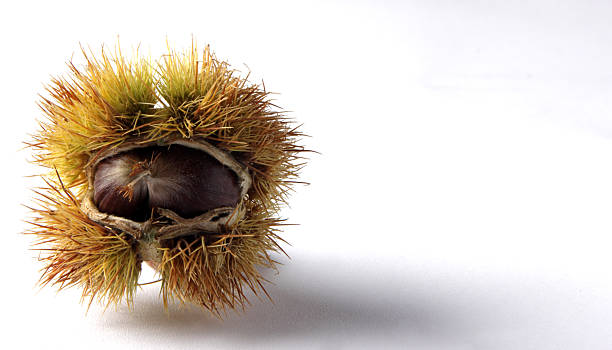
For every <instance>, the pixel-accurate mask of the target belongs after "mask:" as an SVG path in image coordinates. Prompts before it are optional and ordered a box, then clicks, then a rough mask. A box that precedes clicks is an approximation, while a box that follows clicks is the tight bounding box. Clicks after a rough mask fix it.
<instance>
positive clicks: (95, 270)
mask: <svg viewBox="0 0 612 350" xmlns="http://www.w3.org/2000/svg"><path fill="white" fill-rule="evenodd" d="M47 185H48V187H46V188H42V189H41V190H40V191H37V193H38V194H39V198H38V199H37V202H38V204H39V206H38V208H32V210H33V211H34V212H35V213H36V214H37V215H36V218H35V219H34V220H33V221H31V222H30V223H31V224H32V226H33V228H32V229H31V230H30V231H28V232H26V233H28V234H33V235H36V238H37V242H36V243H35V245H36V246H44V247H45V248H37V249H38V250H39V251H40V258H39V259H40V260H41V261H43V262H45V263H46V267H45V268H44V270H43V275H42V277H41V279H40V284H41V285H42V286H45V285H47V284H53V285H58V286H59V288H60V289H63V288H65V287H70V286H74V285H76V286H79V287H81V288H82V290H83V292H82V298H81V300H82V301H87V302H88V304H89V305H91V302H92V301H93V300H94V299H96V298H97V299H98V300H99V301H100V302H102V303H105V304H106V305H107V306H108V305H109V304H116V303H118V302H119V301H121V300H122V299H125V300H126V301H127V303H128V305H131V304H132V299H133V295H134V292H135V291H136V287H137V284H138V276H139V275H140V264H139V263H138V261H137V260H138V259H137V256H136V253H135V252H134V250H133V243H134V242H133V238H132V237H131V236H129V235H127V234H125V233H121V232H117V231H115V230H112V229H110V228H108V227H103V226H101V225H99V224H97V223H95V222H93V221H92V220H90V219H89V218H88V217H87V215H85V213H83V212H82V211H81V209H80V207H79V203H78V201H77V200H76V198H75V196H74V194H73V193H71V192H70V191H69V190H67V189H66V188H65V187H64V186H63V184H62V183H61V182H59V183H53V182H50V181H47Z"/></svg>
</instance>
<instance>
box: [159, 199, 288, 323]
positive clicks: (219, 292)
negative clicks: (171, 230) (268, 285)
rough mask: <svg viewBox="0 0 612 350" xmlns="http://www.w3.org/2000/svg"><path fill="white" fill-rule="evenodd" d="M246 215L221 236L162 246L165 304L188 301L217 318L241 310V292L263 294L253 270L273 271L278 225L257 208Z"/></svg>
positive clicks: (242, 303)
mask: <svg viewBox="0 0 612 350" xmlns="http://www.w3.org/2000/svg"><path fill="white" fill-rule="evenodd" d="M247 211H248V213H247V218H248V219H246V220H242V221H240V222H239V223H238V224H237V225H236V226H235V227H233V228H228V229H227V231H226V232H222V233H219V234H216V235H207V236H196V237H181V238H177V239H174V240H171V241H168V242H165V246H164V248H162V250H163V256H162V261H161V264H160V267H159V270H160V271H161V274H162V289H161V294H162V296H163V299H164V304H167V302H168V300H171V299H178V300H179V301H180V302H185V301H190V302H193V303H196V304H198V305H200V306H202V307H204V308H206V309H208V310H210V311H211V312H212V313H214V314H215V315H217V316H221V312H222V311H224V308H225V307H226V306H229V307H230V308H240V309H244V307H245V305H246V304H247V303H248V301H247V299H246V295H245V292H246V290H245V288H247V289H250V290H251V291H253V292H254V293H255V294H256V295H257V294H258V293H259V292H263V293H265V294H266V295H267V293H266V291H265V289H264V287H263V285H262V281H264V278H263V277H262V276H261V274H260V273H259V271H258V270H257V268H256V266H263V267H269V268H274V265H275V263H276V261H274V260H273V259H272V258H271V257H270V255H269V252H270V251H281V252H282V249H281V248H280V246H279V245H278V243H277V242H276V241H277V240H278V239H279V237H278V236H277V234H276V233H277V230H278V226H279V225H281V224H282V220H279V219H274V218H270V217H269V216H268V215H266V212H265V210H262V209H261V208H249V209H247Z"/></svg>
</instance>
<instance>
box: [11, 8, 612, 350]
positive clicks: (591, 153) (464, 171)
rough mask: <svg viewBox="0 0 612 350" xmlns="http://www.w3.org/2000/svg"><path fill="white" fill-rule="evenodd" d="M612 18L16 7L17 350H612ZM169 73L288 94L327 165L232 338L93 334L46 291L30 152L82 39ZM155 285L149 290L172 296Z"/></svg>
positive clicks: (161, 331) (99, 320) (181, 323)
mask: <svg viewBox="0 0 612 350" xmlns="http://www.w3.org/2000/svg"><path fill="white" fill-rule="evenodd" d="M611 15H612V5H610V4H609V3H608V2H606V1H600V2H596V1H578V0H576V1H532V2H530V3H527V2H524V1H510V2H508V1H489V2H482V1H462V2H457V1H450V0H449V1H405V2H400V1H398V2H391V1H388V2H381V3H374V2H348V1H347V2H321V3H312V4H308V5H306V4H301V5H296V4H290V2H275V3H271V2H260V1H253V2H244V3H236V2H229V3H227V4H226V2H220V1H215V2H211V3H208V2H205V1H199V2H190V3H186V2H181V1H175V2H167V1H166V2H156V1H148V2H143V3H140V4H132V3H131V2H127V1H121V2H113V1H108V2H96V3H95V4H86V3H83V2H74V3H66V2H63V3H61V4H60V3H59V2H44V3H43V2H41V3H25V2H13V3H10V4H4V5H3V11H2V15H0V16H1V17H2V20H1V21H0V29H1V32H2V33H3V34H2V39H3V54H2V55H1V56H0V61H1V63H2V64H1V65H0V67H1V68H0V69H1V70H2V71H1V74H0V76H1V77H2V80H1V81H2V83H1V84H0V89H1V90H0V92H1V95H0V96H3V99H2V101H3V103H2V104H3V109H2V110H3V111H2V113H3V118H4V119H3V120H4V121H5V124H4V126H3V128H2V129H1V130H0V132H2V138H1V140H2V149H3V156H4V159H5V161H6V160H8V164H7V163H6V162H5V163H4V166H3V172H2V174H3V175H2V183H3V184H4V194H5V195H4V201H3V204H2V210H3V214H2V217H3V220H4V229H3V234H4V237H5V239H4V247H5V253H4V254H2V261H1V262H2V267H3V268H4V269H3V270H4V273H3V282H2V288H1V292H0V293H1V295H2V300H3V302H4V307H3V312H2V316H1V317H0V319H1V320H2V323H3V324H2V330H3V332H2V333H3V336H2V337H1V339H2V340H0V342H2V343H4V344H3V346H2V347H3V348H9V347H6V344H13V346H12V347H15V346H16V345H18V346H19V347H20V348H51V349H54V348H60V347H61V348H63V349H76V348H79V349H82V348H92V349H96V348H103V349H109V348H136V349H138V348H142V349H145V348H146V349H179V348H181V349H182V348H193V349H196V348H197V349H201V348H251V347H252V348H266V349H268V348H338V347H345V348H377V347H382V346H384V347H386V348H416V349H522V350H524V349H609V348H610V347H611V346H612V273H611V270H612V255H611V254H610V249H611V248H610V247H611V245H612V238H611V237H612V235H611V234H612V223H611V221H610V213H611V210H612V181H611V179H612V162H611V156H612V120H611V118H612V116H611V112H612V106H611V104H610V92H611V90H612V74H611V72H612V69H611V68H610V62H612V48H611V46H610V43H611V42H612V27H611V26H612V25H611V22H610V21H609V19H610V16H611ZM116 34H120V35H121V42H122V44H123V46H124V47H126V48H129V46H130V45H132V44H136V43H138V42H141V43H142V47H143V48H145V49H146V50H149V51H150V52H151V53H152V54H154V55H159V54H161V53H163V51H162V50H163V49H162V48H163V46H164V45H165V43H164V40H165V38H166V36H168V39H169V40H170V42H171V43H172V45H176V46H183V47H184V46H187V45H189V41H190V35H191V34H193V35H194V36H195V37H196V38H197V39H198V40H199V42H200V44H201V45H203V44H204V43H210V44H211V46H212V48H213V50H214V51H215V52H216V53H217V55H218V56H219V57H220V58H223V59H227V60H229V61H230V63H232V64H233V65H234V66H236V67H238V68H241V69H242V67H243V66H242V64H243V62H244V63H246V64H248V67H249V68H250V69H251V71H252V76H253V78H254V79H255V80H257V81H259V79H260V78H262V77H263V78H265V83H266V87H267V88H268V90H272V91H278V92H280V93H281V94H280V95H279V96H278V103H279V104H280V105H282V106H284V107H285V108H286V109H288V110H291V111H294V112H293V116H294V117H295V118H297V119H298V120H299V121H300V122H302V123H303V124H304V131H305V132H307V133H309V134H311V135H312V138H310V139H308V140H307V143H308V147H310V148H312V149H315V150H317V151H319V152H321V155H317V156H313V157H312V161H311V162H310V165H309V166H308V167H307V168H306V169H305V170H304V172H303V177H304V180H306V181H309V182H311V183H312V184H311V185H310V186H309V187H307V188H297V192H296V194H295V195H294V196H293V198H292V201H291V203H292V208H291V209H287V210H286V211H285V212H284V215H285V216H288V217H289V218H290V220H291V222H296V223H300V224H301V226H297V227H295V226H294V227H288V228H287V229H286V230H285V234H284V236H283V237H285V238H286V239H288V240H289V241H290V242H291V243H292V244H293V245H292V246H290V247H286V249H287V251H288V253H289V254H290V255H291V256H292V260H290V261H288V260H287V259H285V260H284V261H285V263H286V264H285V265H284V266H283V267H281V269H280V274H279V275H277V276H275V275H272V276H271V278H272V280H273V281H274V283H275V285H271V286H269V288H268V290H269V292H270V294H271V295H272V297H273V298H274V300H275V301H274V304H272V303H270V302H266V301H263V302H262V301H258V300H257V299H254V300H253V306H252V307H250V308H249V309H247V310H246V312H245V313H244V314H243V315H230V316H229V318H228V319H227V320H226V321H225V322H220V321H217V320H215V319H212V318H211V317H209V316H208V315H206V314H204V313H202V312H200V311H199V310H197V309H188V310H178V309H176V308H173V309H172V310H171V312H170V314H169V316H167V315H165V314H164V313H163V310H162V307H161V302H160V300H159V298H158V295H157V286H155V285H152V286H146V287H144V288H143V291H141V292H140V293H139V294H138V296H137V298H136V303H135V309H134V310H133V311H131V312H129V311H127V310H126V308H125V306H120V307H119V309H118V310H116V311H115V310H112V309H109V310H107V311H106V312H105V313H102V312H101V309H100V307H98V306H94V307H92V309H91V310H90V311H89V313H88V314H87V315H85V307H84V306H82V305H79V304H78V299H79V297H78V295H79V291H78V290H68V291H63V292H61V293H58V294H56V293H55V291H54V290H53V289H43V290H42V291H40V292H37V290H36V289H35V288H34V287H33V286H34V284H35V282H36V279H37V278H38V272H37V269H38V268H40V265H39V264H38V262H36V261H35V259H34V258H33V256H34V253H32V252H29V251H27V249H28V243H29V242H30V239H29V238H28V237H23V236H21V235H18V234H17V232H19V231H21V230H22V229H23V228H24V227H25V225H24V224H23V223H22V222H21V221H20V220H21V219H23V218H25V217H26V215H27V211H26V210H25V209H24V208H22V207H20V206H19V204H20V203H29V197H30V192H29V190H28V187H29V186H33V184H35V181H33V180H31V179H25V178H23V175H26V174H29V173H32V172H33V171H34V170H33V169H32V167H31V166H29V165H27V164H25V158H27V157H28V152H24V151H21V152H18V151H17V150H18V149H19V148H20V147H21V145H20V142H21V141H23V140H24V139H26V135H25V134H26V133H28V132H33V131H34V130H35V128H36V125H35V118H37V117H40V116H41V113H40V112H39V111H38V110H37V108H36V106H35V101H36V99H37V98H36V94H37V93H40V92H42V83H44V82H46V81H47V80H48V77H49V75H50V74H52V75H58V74H62V73H63V72H65V71H66V69H65V67H64V62H65V61H66V60H67V59H68V58H69V57H70V55H71V54H72V53H73V52H74V53H75V57H77V55H76V54H78V42H79V41H80V42H82V43H84V44H89V45H92V46H93V47H96V46H97V45H99V44H100V43H101V42H106V43H107V44H112V43H113V41H114V40H115V35H116ZM153 278H154V277H153V275H152V273H151V271H148V270H147V271H146V273H145V274H144V275H143V281H148V280H151V279H153Z"/></svg>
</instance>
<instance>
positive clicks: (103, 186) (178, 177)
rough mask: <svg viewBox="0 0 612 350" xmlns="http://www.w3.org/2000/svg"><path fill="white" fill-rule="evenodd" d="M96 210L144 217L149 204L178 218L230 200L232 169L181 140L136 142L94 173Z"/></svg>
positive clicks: (236, 189)
mask: <svg viewBox="0 0 612 350" xmlns="http://www.w3.org/2000/svg"><path fill="white" fill-rule="evenodd" d="M93 185H94V186H93V187H94V188H93V190H94V194H93V199H94V203H95V205H96V206H97V208H98V210H99V211H100V212H103V213H108V214H113V215H116V216H120V217H123V218H127V219H130V220H134V221H140V222H142V221H145V220H147V219H148V218H149V217H150V215H151V211H152V210H153V209H154V208H163V209H169V210H172V211H173V212H175V213H176V214H178V215H180V216H181V217H183V218H192V217H195V216H198V215H201V214H203V213H205V212H207V211H209V210H212V209H215V208H220V207H233V206H235V205H236V204H237V203H238V202H239V200H240V196H241V189H240V185H239V183H238V178H237V176H236V174H235V173H234V172H233V171H232V170H231V169H229V168H228V167H226V166H224V165H223V164H222V163H220V162H219V161H218V160H217V159H215V158H214V157H212V156H210V155H209V154H207V153H206V152H203V151H201V150H198V149H194V148H190V147H185V146H182V145H175V144H174V145H168V146H152V147H145V148H136V149H132V150H129V151H125V152H122V153H119V154H116V155H114V156H112V157H109V158H106V159H103V160H102V161H100V162H99V163H98V165H97V166H96V168H95V171H94V178H93Z"/></svg>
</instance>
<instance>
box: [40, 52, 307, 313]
mask: <svg viewBox="0 0 612 350" xmlns="http://www.w3.org/2000/svg"><path fill="white" fill-rule="evenodd" d="M83 55H84V57H85V60H86V65H85V67H84V68H83V69H79V68H77V67H76V66H75V65H74V64H72V63H69V68H70V75H69V76H68V77H67V78H54V79H53V80H52V82H51V84H50V85H49V86H48V87H47V90H48V95H49V96H47V97H43V98H42V100H41V102H40V106H41V108H42V110H43V111H44V112H45V114H46V120H45V121H42V122H41V123H40V127H41V129H40V132H39V133H38V134H37V135H35V136H34V140H33V141H32V142H31V143H29V144H30V146H31V147H33V148H34V149H35V151H36V152H35V161H36V162H37V163H38V164H40V165H43V166H45V167H47V168H49V169H53V170H54V171H57V172H58V174H59V176H61V179H62V180H63V181H64V184H65V187H66V191H76V195H75V196H74V197H73V199H74V203H75V205H74V208H73V209H74V210H76V208H77V207H78V205H76V204H78V203H79V202H80V201H81V200H82V198H83V195H84V194H85V193H86V191H87V188H88V186H89V184H88V179H87V175H86V169H87V168H88V167H90V166H91V165H92V164H93V163H94V162H95V161H96V160H98V159H99V157H100V155H101V154H102V153H104V152H105V151H107V150H108V149H110V148H112V147H118V146H121V145H122V144H126V143H129V144H133V143H134V142H136V143H141V144H143V145H148V144H151V143H152V142H159V143H162V144H163V143H164V141H165V140H169V139H176V138H177V137H178V138H183V139H200V138H204V139H205V140H206V141H207V142H209V143H211V144H213V145H214V146H216V147H217V148H219V149H221V150H224V151H226V152H229V153H230V154H231V155H232V156H233V157H234V158H235V159H237V160H238V161H240V162H242V163H243V164H244V165H245V166H246V167H247V168H248V169H249V172H250V175H251V178H252V185H251V187H250V189H249V191H248V193H247V195H246V196H245V198H244V199H243V201H242V203H241V204H240V205H239V207H240V208H242V209H241V210H245V212H246V215H245V216H244V217H243V219H241V220H239V221H238V222H237V223H235V224H233V226H232V227H227V228H226V231H227V232H226V237H225V238H223V237H221V236H219V237H218V239H217V240H214V241H209V240H210V237H204V236H200V237H196V238H191V239H190V238H189V237H187V238H182V239H180V240H176V241H175V242H174V243H173V244H175V245H174V246H173V245H172V244H169V243H168V242H166V244H165V245H164V246H163V247H164V248H163V250H164V251H163V256H164V258H163V260H162V263H161V264H160V271H161V275H162V279H163V281H162V295H163V296H164V302H167V301H168V300H170V299H173V298H176V299H178V300H180V301H191V302H195V303H197V304H199V305H201V306H203V307H205V308H207V309H209V310H211V311H213V313H217V314H218V313H219V310H221V309H223V308H224V307H230V308H234V307H242V306H244V304H245V302H246V299H245V294H244V293H243V286H248V288H250V289H252V290H254V291H256V292H257V291H258V290H261V289H260V288H261V286H262V281H263V279H262V277H261V275H260V274H259V273H258V272H257V270H256V267H257V266H264V267H273V266H274V264H275V261H274V260H272V259H271V258H270V256H269V252H270V251H272V250H277V249H278V245H277V244H276V242H275V239H277V238H278V237H277V236H276V228H275V226H276V225H277V224H279V223H280V221H281V220H279V219H278V218H276V214H277V212H278V210H279V209H280V204H281V203H282V202H284V201H285V199H286V195H287V193H288V192H289V191H290V190H291V188H292V185H293V184H294V183H296V182H297V181H296V179H297V175H298V172H299V170H300V169H301V167H302V166H303V165H304V162H303V160H302V159H303V158H302V157H301V156H300V154H301V152H303V151H304V150H303V148H302V147H301V146H300V145H299V140H300V138H301V137H302V136H303V135H302V134H301V133H300V132H299V131H298V130H297V127H296V126H295V125H294V124H293V123H292V121H291V120H290V119H288V118H287V117H286V116H284V115H283V114H282V112H280V111H278V108H277V107H276V106H275V105H273V103H272V100H271V98H270V93H269V92H267V91H265V89H264V88H263V87H262V86H259V85H254V84H250V83H249V82H248V79H247V78H248V77H243V76H240V75H239V74H238V73H237V72H236V71H234V70H232V69H231V68H230V67H229V65H228V64H227V63H225V62H222V61H219V60H217V59H216V58H215V57H214V56H213V54H212V53H211V52H210V50H209V49H208V47H206V49H205V50H203V55H202V56H200V54H199V51H198V50H197V48H196V46H195V45H193V46H192V48H191V50H188V51H186V52H176V51H173V50H170V49H169V52H168V54H167V55H164V56H163V58H162V59H160V60H159V61H153V60H151V59H149V58H142V57H140V56H138V53H136V57H135V58H133V59H131V60H128V59H125V58H124V57H123V55H122V53H121V51H120V50H119V49H116V50H115V51H114V52H113V53H109V52H108V51H106V50H102V52H101V54H100V55H99V56H98V57H99V58H94V57H93V54H92V53H91V52H89V53H87V52H86V51H85V50H83ZM54 196H58V198H62V197H61V196H59V194H57V191H55V194H54V195H49V199H50V202H48V203H47V205H48V206H47V209H45V210H42V211H37V213H38V214H39V216H40V217H41V219H39V220H43V222H46V223H48V224H43V226H40V227H39V228H38V229H37V230H35V233H36V234H38V235H40V237H41V241H42V242H47V241H49V242H50V243H52V244H54V247H55V248H53V250H51V251H50V255H49V258H48V260H47V261H48V267H47V269H46V270H45V273H44V275H43V281H45V282H46V283H49V282H50V281H55V283H60V284H61V285H62V286H63V285H74V284H80V285H84V286H85V287H84V288H86V289H84V293H85V294H87V295H90V294H91V293H93V292H95V293H94V295H97V294H105V295H106V296H107V297H108V300H109V301H112V302H117V301H118V300H119V298H120V294H121V293H123V295H124V296H125V297H126V298H127V299H128V300H130V299H131V295H132V293H133V288H132V286H133V285H135V282H134V280H133V278H134V275H125V274H122V275H119V277H118V279H126V278H128V277H129V278H130V280H129V281H128V280H122V281H121V282H120V283H122V284H121V285H125V286H126V287H125V288H124V289H118V288H115V287H113V288H110V289H109V288H102V287H98V288H94V287H89V286H88V285H86V284H85V283H84V282H81V281H85V280H88V278H89V279H91V278H93V277H92V276H87V275H85V271H84V270H83V272H82V275H80V274H74V273H72V267H71V266H70V265H69V264H63V263H62V264H60V263H59V262H60V261H63V260H62V259H64V255H65V253H64V249H65V248H66V247H70V249H76V248H74V244H75V243H74V242H72V241H71V240H70V237H73V236H74V237H76V236H78V235H79V234H80V233H79V232H80V231H86V232H88V234H91V232H98V231H93V230H94V229H93V228H92V227H98V226H95V225H96V224H95V223H93V222H90V224H91V225H93V226H86V225H84V224H82V222H89V221H87V220H86V217H85V218H83V220H81V221H75V220H74V219H71V220H68V219H67V218H68V215H62V216H59V215H58V214H56V213H59V212H63V211H66V210H67V209H66V208H65V207H66V203H64V202H65V201H63V200H61V199H59V200H57V202H56V199H55V197H54ZM75 212H76V211H75ZM70 213H72V212H70ZM52 214H53V215H52ZM50 218H53V219H54V220H55V221H53V222H51V221H49V220H51V219H50ZM45 220H46V221H45ZM56 226H57V227H60V228H61V229H62V231H58V230H56V229H55V228H54V227H56ZM58 232H63V233H64V235H63V236H60V235H59V234H58ZM113 234H114V235H115V236H116V237H118V238H122V239H124V240H125V242H126V243H129V241H127V240H126V238H125V235H124V234H123V233H121V232H118V233H117V232H115V233H113ZM111 236H112V235H111ZM47 237H53V239H52V240H50V239H49V238H47ZM56 237H58V238H56ZM59 237H61V239H60V238H59ZM88 237H89V236H88ZM92 237H94V236H92ZM95 237H99V238H100V242H96V239H95V238H92V241H86V243H87V244H88V245H90V247H89V248H85V247H81V248H79V249H89V250H90V252H91V253H92V254H91V255H95V256H98V255H103V256H106V255H107V253H108V254H110V253H111V252H115V251H116V252H119V251H121V252H122V253H121V254H123V250H120V249H119V248H118V247H119V246H115V245H113V247H115V248H113V249H115V250H113V249H110V248H106V246H103V245H102V243H101V242H106V241H107V240H109V238H102V237H107V236H105V235H103V234H102V231H99V234H98V235H97V236H95ZM109 237H110V236H109ZM113 237H114V236H113ZM71 242H72V243H71ZM117 244H118V243H117ZM64 245H65V246H64ZM186 247H187V248H186ZM126 249H127V248H126ZM83 251H84V250H83ZM113 256H115V255H113ZM121 256H124V255H121ZM125 257H126V259H127V257H130V258H129V259H133V256H132V255H129V254H127V253H126V255H125ZM91 259H93V258H91ZM105 259H106V258H105ZM113 259H114V258H113ZM130 261H131V260H130ZM130 269H131V267H130ZM134 271H135V270H134ZM136 276H137V274H136ZM97 278H99V277H97ZM94 280H95V279H94ZM92 283H93V282H92ZM95 283H98V284H97V285H99V283H101V282H95ZM114 283H119V282H114ZM127 286H130V287H129V288H128V287H127ZM120 291H123V292H120Z"/></svg>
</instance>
